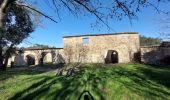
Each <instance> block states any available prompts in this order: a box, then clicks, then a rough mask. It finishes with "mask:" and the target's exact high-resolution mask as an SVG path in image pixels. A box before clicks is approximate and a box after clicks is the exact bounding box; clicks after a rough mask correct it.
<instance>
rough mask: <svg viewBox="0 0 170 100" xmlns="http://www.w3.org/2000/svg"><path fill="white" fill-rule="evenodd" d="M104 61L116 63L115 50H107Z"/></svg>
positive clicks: (116, 54) (116, 55)
mask: <svg viewBox="0 0 170 100" xmlns="http://www.w3.org/2000/svg"><path fill="white" fill-rule="evenodd" d="M105 63H118V52H117V51H115V50H108V52H107V56H106V58H105Z"/></svg>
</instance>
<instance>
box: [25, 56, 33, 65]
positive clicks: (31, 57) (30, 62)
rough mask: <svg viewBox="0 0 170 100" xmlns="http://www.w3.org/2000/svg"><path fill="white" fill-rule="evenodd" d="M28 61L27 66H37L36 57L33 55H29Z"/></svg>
mask: <svg viewBox="0 0 170 100" xmlns="http://www.w3.org/2000/svg"><path fill="white" fill-rule="evenodd" d="M26 59H27V60H26V61H27V65H35V56H34V55H32V54H28V55H27V56H26Z"/></svg>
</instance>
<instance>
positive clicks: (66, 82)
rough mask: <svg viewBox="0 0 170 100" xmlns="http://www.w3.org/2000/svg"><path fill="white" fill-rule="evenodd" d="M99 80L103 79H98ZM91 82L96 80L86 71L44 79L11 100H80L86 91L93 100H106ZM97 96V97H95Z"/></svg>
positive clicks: (10, 99)
mask: <svg viewBox="0 0 170 100" xmlns="http://www.w3.org/2000/svg"><path fill="white" fill-rule="evenodd" d="M96 78H98V77H96ZM97 80H101V79H99V78H98V79H97ZM90 81H94V78H89V77H88V75H87V74H84V71H80V72H79V73H78V74H77V75H75V76H72V77H71V76H69V77H66V76H58V77H55V76H54V77H44V78H42V79H41V80H40V81H38V82H37V83H34V84H32V85H31V86H30V87H28V88H27V89H24V90H22V91H21V92H18V93H16V94H15V95H14V96H12V97H11V98H9V100H32V99H35V100H37V99H42V98H43V99H45V100H46V99H48V100H78V99H79V98H80V96H81V95H82V93H83V92H84V91H88V92H89V93H90V94H91V96H92V97H93V96H94V97H93V98H101V99H102V100H104V97H103V96H102V94H101V93H100V90H99V89H98V88H96V87H93V86H94V84H93V85H90V84H89V83H88V82H90ZM91 83H92V82H91ZM89 85H90V86H89ZM89 87H93V88H95V90H92V89H89ZM95 95H97V96H96V97H95ZM86 96H87V95H86ZM80 100H81V98H80Z"/></svg>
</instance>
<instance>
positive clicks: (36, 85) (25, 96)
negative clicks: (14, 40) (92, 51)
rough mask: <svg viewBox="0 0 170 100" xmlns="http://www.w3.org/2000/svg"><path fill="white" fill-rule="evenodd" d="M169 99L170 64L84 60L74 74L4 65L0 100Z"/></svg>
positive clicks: (0, 77) (0, 76) (0, 83)
mask: <svg viewBox="0 0 170 100" xmlns="http://www.w3.org/2000/svg"><path fill="white" fill-rule="evenodd" d="M85 97H86V98H87V97H88V98H93V99H94V100H143V99H149V100H157V99H159V100H167V99H169V100H170V68H164V67H157V66H149V65H142V64H117V65H99V64H86V65H83V66H82V67H81V70H80V71H79V73H77V74H76V75H74V76H56V71H54V70H53V71H48V72H39V71H31V70H14V69H8V70H7V72H1V73H0V99H1V100H8V99H9V100H32V99H33V100H37V99H38V100H78V99H80V100H84V99H83V98H85Z"/></svg>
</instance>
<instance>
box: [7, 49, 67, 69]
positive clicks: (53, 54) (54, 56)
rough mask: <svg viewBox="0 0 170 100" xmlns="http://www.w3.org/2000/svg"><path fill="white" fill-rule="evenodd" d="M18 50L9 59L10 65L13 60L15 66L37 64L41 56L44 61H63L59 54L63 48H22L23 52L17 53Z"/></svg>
mask: <svg viewBox="0 0 170 100" xmlns="http://www.w3.org/2000/svg"><path fill="white" fill-rule="evenodd" d="M19 51H20V50H19ZM19 51H17V54H15V55H13V56H12V57H11V58H10V59H9V61H8V65H11V62H14V65H16V66H22V65H38V64H40V60H41V58H42V60H43V62H44V63H53V64H55V63H60V62H64V61H63V60H64V58H62V55H61V54H63V48H48V49H23V50H22V52H23V53H19Z"/></svg>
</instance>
